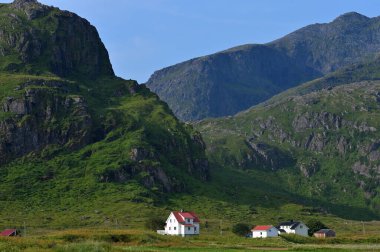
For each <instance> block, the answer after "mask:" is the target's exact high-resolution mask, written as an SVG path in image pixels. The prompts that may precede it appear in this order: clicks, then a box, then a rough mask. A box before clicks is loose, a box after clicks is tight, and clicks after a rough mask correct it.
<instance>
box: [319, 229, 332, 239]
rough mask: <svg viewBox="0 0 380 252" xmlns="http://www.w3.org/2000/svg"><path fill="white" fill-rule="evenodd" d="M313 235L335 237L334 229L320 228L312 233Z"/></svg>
mask: <svg viewBox="0 0 380 252" xmlns="http://www.w3.org/2000/svg"><path fill="white" fill-rule="evenodd" d="M314 236H315V237H317V238H328V237H335V236H336V234H335V231H334V230H332V229H321V230H319V231H317V232H315V233H314Z"/></svg>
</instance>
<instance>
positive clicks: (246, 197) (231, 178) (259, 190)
mask: <svg viewBox="0 0 380 252" xmlns="http://www.w3.org/2000/svg"><path fill="white" fill-rule="evenodd" d="M211 176H212V180H211V181H210V182H209V183H207V184H204V183H203V184H198V185H197V186H196V187H197V188H196V189H192V190H191V193H193V194H194V195H195V194H196V195H199V194H200V193H201V194H202V196H204V197H207V198H210V199H214V200H217V201H222V202H223V201H224V202H227V203H230V204H232V205H234V204H235V205H240V204H244V205H253V206H254V207H264V208H274V209H279V208H281V206H284V205H286V204H289V203H293V204H298V205H302V206H304V207H305V208H310V209H312V210H313V209H314V210H315V209H316V210H317V212H318V214H332V215H335V216H338V217H340V218H344V219H351V220H357V221H371V220H380V214H379V213H375V212H373V211H371V210H369V209H366V208H363V207H357V206H349V205H344V204H336V203H331V202H328V201H323V200H320V199H316V198H309V197H305V196H302V195H299V194H296V193H294V192H291V191H289V190H288V189H286V188H284V187H281V185H277V186H274V183H269V182H268V181H270V180H271V179H275V178H272V177H271V174H270V173H269V174H268V179H266V180H263V179H260V178H256V177H254V176H252V175H250V174H247V173H244V172H242V171H239V170H233V169H228V168H220V167H219V168H218V167H216V166H213V168H212V174H211Z"/></svg>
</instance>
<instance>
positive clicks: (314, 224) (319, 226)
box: [306, 219, 328, 236]
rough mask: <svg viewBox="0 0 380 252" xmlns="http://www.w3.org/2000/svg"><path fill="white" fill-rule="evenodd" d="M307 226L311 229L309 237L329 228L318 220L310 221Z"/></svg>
mask: <svg viewBox="0 0 380 252" xmlns="http://www.w3.org/2000/svg"><path fill="white" fill-rule="evenodd" d="M306 226H307V227H308V228H309V236H313V234H314V233H315V232H317V231H319V230H321V229H325V228H328V227H327V226H326V225H325V224H324V223H322V222H321V221H319V220H317V219H312V220H309V221H308V222H307V223H306Z"/></svg>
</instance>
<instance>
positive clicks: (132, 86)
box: [0, 0, 209, 226]
mask: <svg viewBox="0 0 380 252" xmlns="http://www.w3.org/2000/svg"><path fill="white" fill-rule="evenodd" d="M0 23H1V25H0V53H1V56H0V202H1V204H0V212H1V214H0V216H1V218H0V219H1V221H0V225H4V223H7V221H9V219H8V218H7V217H6V216H13V217H12V218H13V220H15V219H18V220H20V219H29V220H30V219H34V220H36V219H40V221H38V222H37V223H40V224H41V225H43V224H42V222H46V223H51V222H54V223H56V225H58V224H57V223H59V225H61V226H62V225H63V224H62V223H67V222H68V221H67V220H66V219H65V218H67V219H69V218H70V217H68V216H70V213H71V214H73V213H74V214H73V215H75V212H77V210H78V208H84V209H85V210H83V209H82V210H83V211H87V213H88V211H90V212H92V211H94V210H95V209H103V210H104V209H107V206H108V203H107V202H114V201H117V202H118V203H115V205H112V206H111V207H110V208H108V211H110V212H115V209H124V208H128V207H130V206H131V205H133V204H135V205H133V206H136V204H138V202H140V203H141V202H143V203H144V204H146V205H145V206H147V209H148V208H149V204H153V203H152V202H155V201H158V200H160V199H162V198H164V197H166V193H173V192H186V191H188V190H190V188H189V185H188V183H187V181H190V180H194V181H206V180H207V179H208V177H209V175H208V174H209V171H208V162H207V159H206V157H205V152H204V143H203V141H202V137H201V136H200V134H199V133H197V132H196V131H195V130H193V129H192V127H191V126H189V125H185V124H183V123H181V122H179V121H178V119H177V118H176V117H175V116H174V115H173V113H172V112H171V110H170V109H169V108H168V106H167V105H166V104H165V103H164V102H162V101H160V100H159V98H158V97H157V95H155V94H153V93H151V92H150V91H149V90H148V89H147V88H146V87H145V86H144V85H138V84H137V83H136V82H135V81H131V80H123V79H121V78H118V77H116V76H115V75H114V73H113V70H112V66H111V63H110V61H109V58H108V53H107V50H106V49H105V47H104V45H103V43H102V42H101V40H100V38H99V35H98V33H97V31H96V29H95V27H93V26H92V25H91V24H90V23H89V22H88V21H86V20H85V19H83V18H80V17H79V16H77V15H76V14H73V13H70V12H67V11H61V10H59V9H57V8H54V7H48V6H45V5H42V4H40V3H38V2H37V1H35V0H15V1H14V2H13V3H11V4H1V5H0ZM99 202H102V203H99ZM147 202H148V203H147ZM121 204H123V207H120V205H121ZM73 209H76V210H75V211H74V210H73ZM88 209H90V210H88ZM131 209H132V208H131ZM131 211H132V210H131ZM48 212H49V214H47V213H48ZM92 213H93V212H92ZM41 215H43V216H44V217H41ZM55 215H57V216H58V217H57V218H55ZM52 216H54V217H52ZM79 217H80V216H79ZM79 217H78V216H73V217H72V218H73V219H75V221H72V222H71V223H74V222H75V223H77V222H79V221H82V222H86V220H87V219H86V218H84V219H82V220H80V218H79ZM46 218H47V219H46ZM10 222H11V221H10ZM38 225H39V224H38Z"/></svg>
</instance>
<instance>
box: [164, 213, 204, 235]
mask: <svg viewBox="0 0 380 252" xmlns="http://www.w3.org/2000/svg"><path fill="white" fill-rule="evenodd" d="M185 223H186V224H189V225H191V226H189V227H187V226H185V225H182V224H181V223H179V222H178V221H177V219H176V218H175V216H174V214H173V213H170V215H169V217H168V219H167V220H166V226H165V234H168V235H182V236H186V235H198V234H199V233H200V226H199V223H196V222H194V221H193V219H186V220H185Z"/></svg>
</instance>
